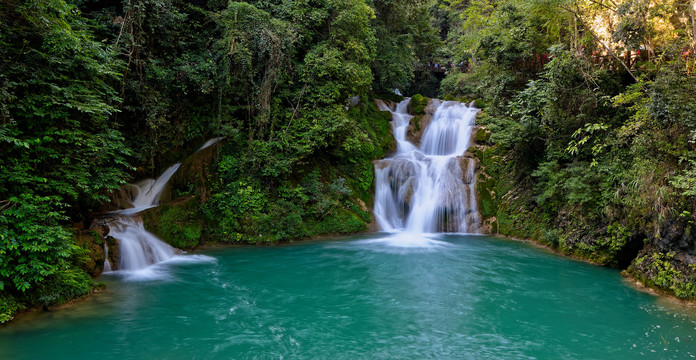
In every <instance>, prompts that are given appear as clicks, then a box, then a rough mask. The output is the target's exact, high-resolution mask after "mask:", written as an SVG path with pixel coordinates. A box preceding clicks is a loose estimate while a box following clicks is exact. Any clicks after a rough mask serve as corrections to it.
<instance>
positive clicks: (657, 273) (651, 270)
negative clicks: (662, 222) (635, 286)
mask: <svg viewBox="0 0 696 360" xmlns="http://www.w3.org/2000/svg"><path fill="white" fill-rule="evenodd" d="M678 264H679V262H678V261H676V260H675V253H673V252H669V253H663V252H659V251H654V250H648V253H647V254H645V255H642V256H639V257H637V258H636V259H635V260H634V261H633V263H632V264H631V266H629V268H628V269H627V272H628V273H630V274H631V275H632V276H634V277H635V278H637V279H638V280H640V281H641V282H643V283H644V284H646V285H647V286H650V287H654V288H657V289H660V290H662V291H665V292H667V293H671V294H674V295H675V296H676V297H678V298H680V299H690V300H693V299H696V266H695V265H693V264H692V265H690V266H686V267H684V266H682V268H681V269H680V268H679V267H678V266H679V265H678Z"/></svg>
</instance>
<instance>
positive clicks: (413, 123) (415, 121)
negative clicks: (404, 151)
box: [409, 115, 422, 131]
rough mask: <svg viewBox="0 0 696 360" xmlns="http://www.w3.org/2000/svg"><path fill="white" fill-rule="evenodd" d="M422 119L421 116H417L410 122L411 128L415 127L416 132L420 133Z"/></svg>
mask: <svg viewBox="0 0 696 360" xmlns="http://www.w3.org/2000/svg"><path fill="white" fill-rule="evenodd" d="M421 119H422V116H421V115H416V116H414V117H412V118H411V120H410V122H409V123H410V124H411V126H413V129H414V130H415V131H420V121H421Z"/></svg>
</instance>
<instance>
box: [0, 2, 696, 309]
mask: <svg viewBox="0 0 696 360" xmlns="http://www.w3.org/2000/svg"><path fill="white" fill-rule="evenodd" d="M0 21H2V27H0V152H1V154H2V156H0V171H1V173H2V176H1V177H0V322H4V321H6V320H8V319H10V318H11V315H12V314H13V313H14V312H16V311H18V309H20V308H21V307H25V306H36V305H44V306H48V305H52V304H55V303H60V302H64V301H67V300H69V299H72V298H74V297H77V296H80V295H82V294H85V293H88V292H89V291H91V289H92V288H93V287H94V284H93V283H92V280H91V279H90V277H89V275H88V274H87V272H85V269H87V268H89V263H90V262H92V263H93V262H94V260H93V259H91V258H90V255H89V253H90V246H89V244H87V243H85V242H84V241H80V240H79V239H80V238H81V236H82V235H86V234H89V236H91V237H92V238H93V241H94V242H95V243H96V245H100V242H102V241H106V240H105V239H103V238H101V236H100V235H99V234H95V233H94V232H89V231H88V230H85V229H87V228H88V227H89V224H90V222H91V220H92V218H93V216H94V214H95V213H98V212H99V211H102V210H103V208H104V203H105V202H107V201H108V198H109V194H110V193H111V192H113V191H116V190H117V189H119V188H120V187H121V186H122V185H123V184H124V183H126V182H127V181H131V180H137V179H139V178H143V177H148V176H149V177H154V176H157V175H158V174H159V173H160V172H161V170H163V169H164V168H166V167H167V166H168V165H169V164H171V163H173V162H175V161H179V160H181V159H182V158H183V157H184V156H185V155H187V154H189V153H191V152H192V151H193V150H194V149H195V148H196V147H197V146H198V145H200V144H201V143H202V142H203V141H204V140H205V139H207V138H211V137H220V136H224V137H225V140H224V143H223V144H222V145H221V147H220V148H219V151H218V154H217V155H216V158H215V162H214V165H213V167H214V171H213V174H214V176H210V178H209V179H208V184H207V187H208V189H207V190H206V191H207V192H209V193H210V196H209V197H207V198H206V199H205V201H202V200H200V197H198V199H197V200H194V201H193V203H192V204H191V203H189V204H188V205H187V207H186V209H185V210H181V209H176V208H172V209H170V210H166V209H165V210H163V211H165V213H163V214H161V216H162V218H163V219H169V220H171V221H172V222H177V223H182V224H183V225H182V226H181V228H180V229H174V230H177V231H179V233H180V234H182V235H181V236H182V237H183V238H185V239H184V244H186V246H195V245H196V244H198V243H199V241H203V239H205V240H206V241H219V242H246V243H256V242H275V241H284V240H293V239H300V238H306V237H312V236H317V235H321V234H330V233H347V232H356V231H364V230H367V227H366V225H365V224H366V223H367V222H369V220H370V213H369V206H370V204H371V197H372V192H373V189H372V187H373V185H372V181H373V165H372V162H371V161H372V160H374V159H377V158H380V157H383V156H384V155H385V154H386V153H387V152H389V151H390V149H391V147H392V146H393V145H392V139H391V136H390V132H389V130H390V129H389V124H388V122H387V121H388V116H387V115H385V114H384V113H381V112H379V111H378V110H377V108H376V107H375V106H374V104H373V101H372V100H374V99H375V98H392V99H396V98H398V96H397V95H394V93H393V89H400V90H401V92H403V93H404V95H413V94H417V93H420V94H423V95H425V96H429V97H436V96H441V97H445V98H448V99H449V98H451V99H461V100H477V102H476V104H477V105H479V106H481V107H483V108H484V111H483V112H482V114H481V116H480V118H479V121H480V122H481V123H482V124H485V125H486V127H487V128H488V129H490V130H491V131H492V134H493V136H492V137H491V139H490V140H489V141H488V144H487V145H489V146H487V147H481V148H480V151H478V155H479V158H480V162H481V165H482V174H481V176H480V181H479V190H480V192H481V200H480V201H481V205H482V206H481V209H482V215H483V216H484V217H485V218H487V219H488V221H489V224H490V225H491V227H492V229H493V230H494V231H496V232H499V233H501V234H505V235H512V236H522V237H528V238H534V239H536V240H539V241H542V242H546V243H548V244H550V245H552V246H554V247H556V248H558V249H559V250H561V251H563V252H566V253H568V254H574V255H577V256H580V257H583V258H588V259H591V260H593V261H595V262H598V263H602V264H610V265H614V266H617V267H622V268H626V267H628V268H629V271H630V272H631V273H632V274H633V275H634V276H636V277H638V278H640V279H642V280H643V281H645V282H647V283H648V284H651V285H653V286H655V287H658V288H662V289H664V290H666V291H669V292H672V293H675V294H676V295H677V296H680V297H684V298H694V297H696V288H695V286H696V285H694V284H696V265H694V263H696V261H694V260H695V259H694V258H693V251H694V247H695V243H694V237H693V235H692V234H691V231H692V225H693V223H694V220H695V219H696V218H695V216H696V214H694V213H693V212H694V195H696V152H695V149H694V141H696V102H695V101H694V100H693V99H694V98H696V79H695V78H694V70H695V69H694V50H695V49H694V46H695V45H694V41H695V40H694V39H695V38H696V34H695V33H696V23H695V22H694V4H693V1H692V0H661V1H656V0H623V1H621V0H527V1H523V0H416V1H406V0H253V1H246V2H236V1H226V0H190V1H184V0H7V1H3V2H2V3H0ZM434 64H439V68H434ZM443 66H444V67H445V68H446V72H444V73H443V72H442V71H441V69H442V68H443ZM356 100H357V101H356ZM198 191H200V190H198V189H195V188H192V187H190V188H189V189H188V192H187V191H182V192H181V193H182V194H183V195H196V192H198ZM194 198H195V196H194ZM192 219H193V220H192ZM192 224H193V225H192ZM196 224H197V225H196ZM196 226H197V227H196ZM201 229H203V230H202V231H201ZM189 230H190V231H189ZM98 247H99V246H97V248H98ZM91 265H94V264H91Z"/></svg>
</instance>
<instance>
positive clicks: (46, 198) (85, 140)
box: [0, 0, 130, 305]
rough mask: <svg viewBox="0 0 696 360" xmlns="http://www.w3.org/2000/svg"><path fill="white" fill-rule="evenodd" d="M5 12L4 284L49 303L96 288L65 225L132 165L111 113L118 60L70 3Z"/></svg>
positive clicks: (0, 105) (0, 262) (30, 4)
mask: <svg viewBox="0 0 696 360" xmlns="http://www.w3.org/2000/svg"><path fill="white" fill-rule="evenodd" d="M0 18H1V19H2V22H3V27H2V29H0V39H2V40H1V41H0V58H1V59H2V60H1V61H0V74H2V75H1V76H0V88H1V89H2V93H3V95H4V96H2V97H0V109H2V118H1V121H0V152H2V154H3V156H2V158H0V172H1V173H2V174H3V176H2V177H0V290H2V291H3V292H5V293H6V294H11V296H13V297H15V298H16V299H17V300H18V301H22V302H26V303H28V304H30V305H32V304H42V305H49V304H53V303H57V302H63V301H67V300H68V299H70V298H72V297H74V296H78V295H81V294H84V293H86V292H88V291H90V290H91V287H92V283H91V280H90V279H89V277H88V276H87V275H86V274H85V273H84V271H83V270H81V269H79V268H77V266H76V265H77V261H78V257H79V256H80V254H81V250H80V248H79V247H77V246H75V245H74V236H73V234H72V233H71V232H70V231H69V230H68V229H67V228H66V224H67V223H68V222H69V221H70V220H72V221H82V220H83V219H84V217H85V216H86V213H87V212H88V211H89V210H90V209H92V208H93V207H95V206H97V205H98V204H99V203H100V202H101V201H103V200H105V199H106V197H105V196H104V193H105V192H107V191H111V190H113V189H117V188H119V187H120V185H121V184H123V183H124V180H125V179H126V178H127V174H126V171H128V170H129V169H130V168H129V166H128V164H127V157H128V156H129V150H128V149H127V148H125V147H124V145H123V142H124V139H123V137H122V136H121V134H120V133H119V131H118V130H117V128H116V126H115V125H114V124H113V123H112V122H111V121H110V119H109V118H110V117H111V116H114V115H115V114H116V112H117V110H116V106H115V103H116V102H117V101H118V100H119V99H118V97H117V93H116V91H115V90H114V89H113V88H112V87H111V85H110V84H111V82H112V81H113V80H114V79H115V78H116V77H117V76H118V71H119V65H120V63H119V62H118V61H117V60H116V59H115V57H114V54H113V53H112V52H111V50H110V48H109V47H107V46H105V45H104V44H102V43H100V42H97V41H95V40H94V39H93V35H92V32H91V31H90V26H89V24H88V22H87V21H86V20H85V19H84V18H83V17H81V16H80V13H79V11H77V9H75V7H74V6H72V5H70V4H68V3H66V2H65V1H63V0H51V1H13V2H10V3H7V4H5V5H3V6H2V7H0ZM19 59H21V60H19Z"/></svg>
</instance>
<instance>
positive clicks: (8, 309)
mask: <svg viewBox="0 0 696 360" xmlns="http://www.w3.org/2000/svg"><path fill="white" fill-rule="evenodd" d="M20 309H21V306H20V304H18V303H17V299H15V298H14V297H13V296H12V295H9V294H4V293H0V324H3V323H6V322H8V321H10V320H12V319H13V316H12V315H14V314H15V313H16V312H17V311H19V310H20Z"/></svg>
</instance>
